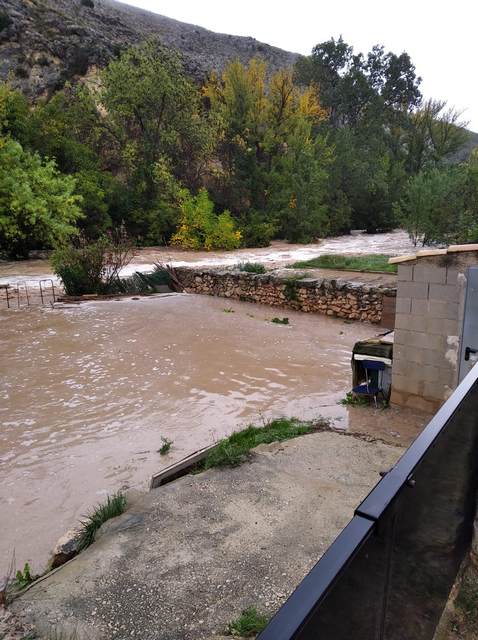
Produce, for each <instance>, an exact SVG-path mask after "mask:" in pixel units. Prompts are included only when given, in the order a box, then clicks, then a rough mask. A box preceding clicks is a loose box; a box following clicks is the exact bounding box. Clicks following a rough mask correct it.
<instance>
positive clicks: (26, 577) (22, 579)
mask: <svg viewBox="0 0 478 640" xmlns="http://www.w3.org/2000/svg"><path fill="white" fill-rule="evenodd" d="M33 580H34V577H33V576H32V574H31V569H30V565H29V564H28V562H25V566H24V567H23V571H22V570H21V569H18V571H17V573H16V575H15V585H14V586H15V587H16V588H17V589H24V588H25V587H27V586H28V585H29V584H31V583H32V582H33Z"/></svg>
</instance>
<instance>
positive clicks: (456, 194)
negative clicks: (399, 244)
mask: <svg viewBox="0 0 478 640" xmlns="http://www.w3.org/2000/svg"><path fill="white" fill-rule="evenodd" d="M466 178H467V175H466V171H465V170H464V168H463V167H446V168H437V167H434V168H432V169H429V170H428V171H422V172H421V173H419V174H417V175H416V176H413V177H411V178H410V179H409V181H408V184H407V187H406V190H405V193H404V195H403V197H402V198H401V200H400V202H399V203H398V204H397V205H396V211H397V215H398V218H399V220H400V221H401V223H402V225H403V227H404V228H405V229H406V230H407V231H408V233H409V235H410V238H411V239H412V241H413V243H414V244H415V245H416V244H417V243H418V242H421V243H422V244H423V245H425V244H430V243H438V244H448V243H451V242H455V241H459V240H461V239H462V238H463V234H464V232H465V228H464V224H463V223H465V225H467V224H468V223H469V216H468V215H465V212H466V200H465V185H466Z"/></svg>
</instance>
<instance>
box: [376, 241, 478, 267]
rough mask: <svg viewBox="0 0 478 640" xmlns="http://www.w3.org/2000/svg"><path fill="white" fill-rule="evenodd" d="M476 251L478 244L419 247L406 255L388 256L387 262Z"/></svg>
mask: <svg viewBox="0 0 478 640" xmlns="http://www.w3.org/2000/svg"><path fill="white" fill-rule="evenodd" d="M465 252H467V253H476V252H478V244H451V245H450V246H449V247H447V248H446V249H421V250H420V251H417V252H416V253H413V254H409V255H406V256H395V257H393V258H389V260H388V263H389V264H400V263H401V262H411V261H412V260H417V259H419V258H426V257H429V256H443V255H446V254H448V253H465Z"/></svg>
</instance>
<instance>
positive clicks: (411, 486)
mask: <svg viewBox="0 0 478 640" xmlns="http://www.w3.org/2000/svg"><path fill="white" fill-rule="evenodd" d="M477 488H478V366H475V367H474V369H472V370H471V371H470V373H469V374H468V375H467V377H466V378H465V379H464V380H463V381H462V383H461V384H460V385H459V387H458V388H457V389H456V391H455V392H454V393H453V395H452V396H451V397H450V398H449V399H448V400H447V402H446V403H445V404H444V405H443V406H442V407H441V409H440V410H439V411H438V413H437V414H436V415H435V416H434V417H433V418H432V420H431V421H430V423H429V424H428V425H427V427H425V429H424V430H423V431H422V433H421V434H420V435H419V436H418V437H417V439H416V440H415V441H414V442H413V444H412V445H411V446H410V447H409V448H408V449H407V451H406V452H405V453H404V454H403V456H402V457H401V458H400V460H399V461H398V462H397V464H396V465H395V466H394V467H393V469H391V470H390V471H389V472H388V473H387V474H386V475H385V476H384V477H383V478H382V480H380V482H379V483H378V484H377V485H376V486H375V488H374V489H373V490H372V491H371V492H370V494H369V495H368V496H367V498H366V499H365V500H364V501H363V502H362V504H361V505H360V506H359V507H358V508H357V510H356V511H355V515H354V517H353V519H352V520H351V521H350V523H349V524H348V525H347V526H346V527H345V529H344V530H343V531H342V532H341V533H340V534H339V536H338V537H337V539H336V540H335V542H334V543H333V544H332V545H331V546H330V547H329V549H328V550H327V551H326V553H325V554H324V555H323V556H322V558H321V559H320V560H319V562H318V563H317V564H316V565H315V567H314V568H313V569H312V571H311V572H310V573H309V574H308V575H307V576H306V577H305V578H304V580H303V581H302V582H301V583H300V584H299V586H298V587H297V589H296V590H295V591H294V593H293V594H292V595H291V596H290V598H289V599H288V600H287V602H286V603H285V604H284V606H283V607H282V608H281V609H280V610H279V612H278V613H277V614H276V615H275V616H274V618H273V619H272V620H271V622H270V623H269V625H268V626H267V628H266V629H265V630H264V631H263V632H262V633H261V634H260V636H259V639H260V640H312V639H313V640H431V639H432V638H433V636H434V632H435V629H436V626H437V624H438V622H439V620H440V617H441V614H442V612H443V609H444V607H445V604H446V602H447V599H448V596H449V593H450V590H451V587H452V586H453V583H454V581H455V579H456V576H457V572H458V569H459V567H460V564H461V563H462V560H463V558H464V556H465V554H466V552H467V550H468V549H469V546H470V542H471V537H472V533H473V522H474V517H475V506H476V496H477Z"/></svg>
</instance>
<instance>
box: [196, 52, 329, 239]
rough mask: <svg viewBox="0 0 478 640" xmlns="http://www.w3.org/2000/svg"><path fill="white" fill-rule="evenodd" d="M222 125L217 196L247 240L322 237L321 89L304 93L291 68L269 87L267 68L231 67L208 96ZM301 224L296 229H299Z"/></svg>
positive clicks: (212, 83) (213, 84)
mask: <svg viewBox="0 0 478 640" xmlns="http://www.w3.org/2000/svg"><path fill="white" fill-rule="evenodd" d="M204 93H205V96H206V98H207V99H208V101H209V103H210V105H211V110H212V112H213V113H214V114H215V117H216V119H217V121H218V122H220V123H221V135H220V140H219V144H218V155H219V158H220V160H221V167H220V170H219V171H218V172H217V173H216V176H215V180H214V182H213V188H212V193H213V195H214V196H215V199H216V200H219V201H220V202H221V203H222V204H223V205H224V206H227V207H228V208H230V210H231V211H232V213H233V214H234V215H236V217H237V218H238V219H239V220H240V221H241V224H242V225H243V227H244V230H245V231H244V235H245V237H246V239H247V241H248V242H251V240H252V239H254V241H255V242H257V240H259V241H260V239H259V236H260V235H261V233H263V234H265V235H264V237H265V238H266V239H267V240H268V239H269V238H270V237H271V235H272V233H274V229H275V230H276V231H277V232H278V233H279V235H280V237H285V238H287V239H288V240H291V241H297V240H299V239H300V241H304V240H305V239H306V238H309V239H310V238H312V237H314V236H315V235H316V234H317V233H319V232H325V229H326V228H327V224H326V218H327V215H326V210H325V205H324V199H325V198H324V191H325V190H326V186H325V179H324V177H325V175H326V173H325V172H326V165H327V162H328V156H327V152H326V147H327V143H326V141H325V140H324V139H323V138H322V137H321V138H320V140H318V141H317V144H316V137H317V134H316V133H315V131H314V128H315V127H317V126H318V125H319V124H320V122H322V121H323V120H324V119H325V118H326V117H327V112H326V111H325V110H324V109H323V107H322V105H321V102H320V99H319V93H318V87H317V85H311V86H309V87H306V88H305V89H302V90H301V89H299V88H298V87H297V86H295V85H294V82H293V75H292V72H291V70H286V69H284V70H281V71H278V72H276V73H275V74H273V75H272V76H271V78H270V79H269V81H267V68H266V65H265V63H264V62H262V61H258V60H252V61H251V62H250V63H249V64H248V65H247V66H244V65H242V64H241V63H240V62H239V61H236V62H233V63H231V64H230V65H228V66H227V67H226V69H225V71H224V73H223V75H222V78H221V79H218V78H217V77H215V76H213V77H212V78H211V79H210V80H209V82H208V84H207V85H206V87H205V90H204ZM294 220H295V221H296V224H295V223H294Z"/></svg>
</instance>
